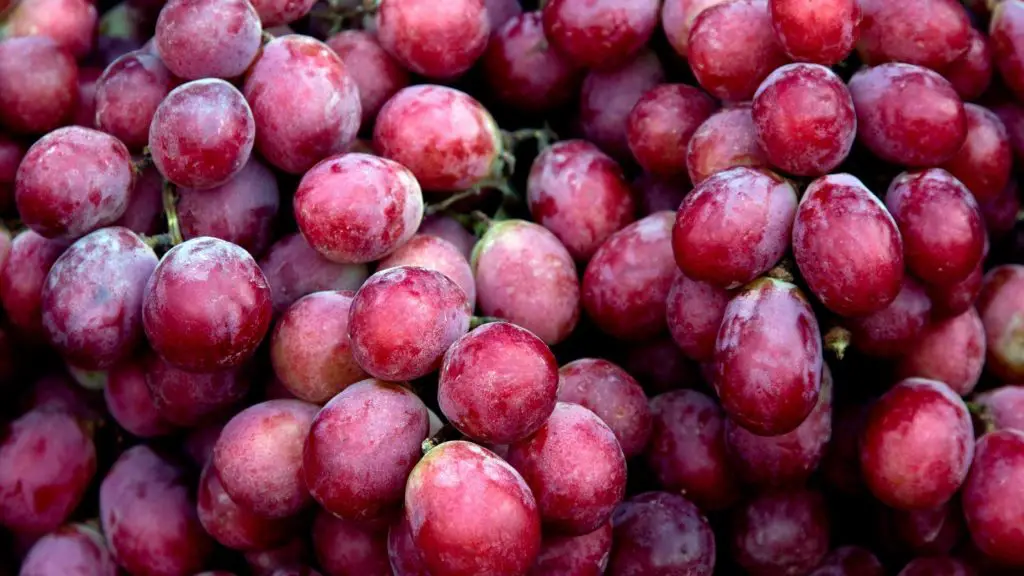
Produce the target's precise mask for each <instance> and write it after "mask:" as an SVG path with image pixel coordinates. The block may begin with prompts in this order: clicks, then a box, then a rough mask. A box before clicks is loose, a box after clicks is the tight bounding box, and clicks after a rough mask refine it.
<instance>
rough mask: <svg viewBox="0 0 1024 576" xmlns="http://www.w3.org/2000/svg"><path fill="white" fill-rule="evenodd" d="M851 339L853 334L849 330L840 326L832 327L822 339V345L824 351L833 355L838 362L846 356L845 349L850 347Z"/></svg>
mask: <svg viewBox="0 0 1024 576" xmlns="http://www.w3.org/2000/svg"><path fill="white" fill-rule="evenodd" d="M852 339H853V334H851V333H850V331H849V330H847V329H846V328H843V327H842V326H833V327H832V329H830V330H829V331H828V332H826V333H825V335H824V336H823V337H822V344H823V345H824V347H825V350H828V351H829V352H832V353H833V354H835V356H836V358H838V359H839V360H842V359H843V356H845V355H846V349H847V348H849V347H850V341H851V340H852Z"/></svg>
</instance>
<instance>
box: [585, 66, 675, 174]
mask: <svg viewBox="0 0 1024 576" xmlns="http://www.w3.org/2000/svg"><path fill="white" fill-rule="evenodd" d="M664 79H665V71H664V69H662V67H661V62H659V61H658V56H657V55H655V54H654V52H651V51H650V50H642V51H641V52H640V53H639V54H637V55H636V57H635V58H633V59H632V60H630V61H629V62H627V63H625V64H623V65H621V66H619V67H617V68H614V69H611V70H591V71H590V72H589V73H588V74H587V76H586V77H585V78H584V79H583V86H582V88H581V89H580V105H579V106H580V107H579V125H580V129H581V131H582V133H583V136H584V137H585V138H586V139H587V140H588V141H590V142H592V143H594V144H596V145H597V146H599V147H600V148H601V149H602V150H604V151H605V153H607V154H609V155H610V156H612V157H613V158H615V159H616V160H618V161H620V162H623V161H627V160H629V159H631V158H632V157H633V154H632V152H630V150H629V138H628V136H627V127H628V125H629V114H630V112H632V111H633V107H634V106H635V105H636V103H637V102H638V101H639V100H640V98H641V97H642V96H643V95H644V94H645V93H646V92H647V91H648V90H650V89H651V88H654V87H655V86H657V85H658V84H661V83H662V81H663V80H664Z"/></svg>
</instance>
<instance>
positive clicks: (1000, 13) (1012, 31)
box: [989, 0, 1024, 94]
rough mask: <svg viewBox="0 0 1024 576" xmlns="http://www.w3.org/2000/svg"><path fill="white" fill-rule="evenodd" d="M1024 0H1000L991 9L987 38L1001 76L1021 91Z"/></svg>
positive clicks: (1022, 82)
mask: <svg viewBox="0 0 1024 576" xmlns="http://www.w3.org/2000/svg"><path fill="white" fill-rule="evenodd" d="M1022 26H1024V4H1022V3H1021V2H1019V1H1018V0H1008V1H1006V2H1000V3H999V4H998V5H996V7H995V9H994V10H993V11H992V20H991V22H990V23H989V38H990V39H991V41H992V54H993V59H994V60H995V63H996V66H997V67H998V68H999V72H1000V76H1001V77H1002V78H1003V81H1004V82H1006V85H1007V86H1008V87H1009V88H1010V89H1011V90H1013V92H1014V94H1024V58H1022V56H1024V54H1022V51H1024V41H1022V39H1024V38H1022V35H1021V29H1022Z"/></svg>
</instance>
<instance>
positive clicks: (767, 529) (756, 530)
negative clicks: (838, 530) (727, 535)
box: [732, 490, 829, 574]
mask: <svg viewBox="0 0 1024 576" xmlns="http://www.w3.org/2000/svg"><path fill="white" fill-rule="evenodd" d="M828 532H829V518H828V511H827V510H826V508H825V499H824V498H822V497H821V495H820V494H818V493H817V492H811V491H809V490H793V491H790V492H767V493H764V494H762V495H760V496H758V497H756V498H754V499H753V500H751V501H750V502H747V503H746V504H745V505H744V506H742V507H741V508H739V509H737V510H736V511H735V513H734V519H733V535H732V545H733V548H734V550H735V555H736V556H735V558H736V561H737V562H738V563H739V564H740V566H742V567H743V568H745V569H746V570H747V571H748V572H749V573H751V574H805V573H807V572H810V571H811V570H812V569H813V568H814V567H815V566H817V565H818V563H819V562H821V560H822V559H823V558H824V557H825V554H827V553H828V540H829V533H828Z"/></svg>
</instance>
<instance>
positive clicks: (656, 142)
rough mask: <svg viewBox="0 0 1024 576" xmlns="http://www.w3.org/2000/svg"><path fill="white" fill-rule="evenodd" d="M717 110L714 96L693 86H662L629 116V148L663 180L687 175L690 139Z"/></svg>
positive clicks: (645, 168)
mask: <svg viewBox="0 0 1024 576" xmlns="http://www.w3.org/2000/svg"><path fill="white" fill-rule="evenodd" d="M717 108H718V105H717V104H716V103H715V101H714V100H712V99H711V97H709V96H708V95H707V94H705V93H704V92H702V91H701V90H699V89H697V88H694V87H692V86H687V85H685V84H662V85H660V86H657V87H655V88H652V89H651V90H648V91H647V93H645V94H644V95H643V96H642V97H641V98H640V100H639V101H637V103H636V105H635V106H634V107H633V110H632V112H630V113H629V121H628V122H629V123H628V125H627V132H626V135H627V138H628V139H629V149H630V150H631V151H632V152H633V156H634V157H635V158H636V161H637V162H638V163H639V164H640V166H642V167H643V168H644V170H646V171H648V172H650V173H653V174H657V175H659V176H661V177H677V176H681V175H684V174H685V171H686V150H687V147H688V146H689V144H690V139H691V138H692V137H693V133H694V132H696V130H697V128H699V127H700V125H701V124H703V123H704V121H705V120H707V119H708V117H710V116H711V114H713V113H714V112H715V110H716V109H717ZM673 208H674V207H673Z"/></svg>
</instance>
